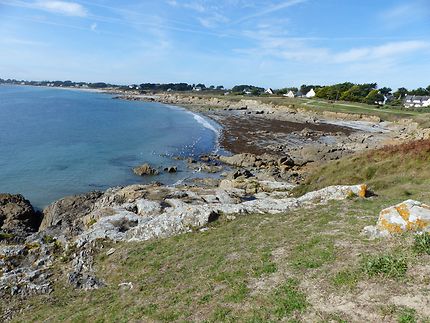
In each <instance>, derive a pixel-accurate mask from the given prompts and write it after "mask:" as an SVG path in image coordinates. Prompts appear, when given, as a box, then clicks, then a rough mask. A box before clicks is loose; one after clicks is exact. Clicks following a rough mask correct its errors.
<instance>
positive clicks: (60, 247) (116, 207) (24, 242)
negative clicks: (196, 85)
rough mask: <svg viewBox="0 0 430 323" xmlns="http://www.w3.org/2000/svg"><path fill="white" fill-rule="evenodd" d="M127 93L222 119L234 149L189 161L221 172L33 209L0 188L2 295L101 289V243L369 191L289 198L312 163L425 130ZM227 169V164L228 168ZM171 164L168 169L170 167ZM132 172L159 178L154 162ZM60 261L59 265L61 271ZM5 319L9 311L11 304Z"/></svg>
mask: <svg viewBox="0 0 430 323" xmlns="http://www.w3.org/2000/svg"><path fill="white" fill-rule="evenodd" d="M121 98H123V99H133V100H150V101H158V102H162V103H168V104H175V105H180V106H186V107H187V108H189V109H191V110H192V111H195V112H198V113H202V114H204V115H206V116H208V117H210V118H212V119H214V120H216V121H217V122H219V123H220V124H221V125H222V126H223V134H222V138H221V146H222V147H223V148H224V149H226V150H228V151H230V152H232V153H234V155H232V156H202V158H200V160H198V161H195V160H192V159H190V160H189V161H188V164H189V167H191V168H193V167H194V168H198V169H199V170H200V171H206V172H209V173H211V172H221V171H224V173H222V174H221V175H220V176H219V178H210V179H207V180H206V181H205V180H204V179H203V180H200V181H201V182H204V185H202V184H201V183H197V181H196V183H195V185H192V184H190V183H187V184H186V185H185V184H184V185H178V186H174V187H173V186H172V187H170V186H163V185H161V184H151V185H131V186H126V187H116V188H111V189H108V190H107V191H105V192H89V193H86V194H82V195H77V196H70V197H65V198H63V199H61V200H59V201H56V202H54V203H53V204H51V205H49V206H48V207H46V208H45V209H44V210H43V212H37V211H35V210H34V209H33V207H32V206H31V204H30V202H29V201H27V200H26V199H25V198H24V197H23V196H21V195H11V194H0V296H1V297H2V298H3V299H10V300H12V299H13V298H14V297H19V298H26V297H29V296H31V295H35V294H49V293H51V292H52V290H53V288H54V286H55V281H56V280H63V281H67V282H68V283H69V284H70V285H71V286H73V287H74V288H79V289H84V290H90V289H97V288H103V286H105V284H106V282H104V281H103V280H102V279H99V277H98V274H97V271H96V270H95V269H94V266H93V261H94V255H95V254H96V253H100V252H105V253H106V255H110V254H112V253H114V252H115V249H109V250H106V251H104V250H103V241H105V240H109V241H117V242H120V241H122V242H127V241H129V242H131V241H147V240H151V239H157V238H166V237H171V236H175V235H179V234H184V233H190V232H194V231H202V230H203V231H204V230H207V225H208V224H209V223H211V222H214V221H217V220H218V219H219V218H221V217H222V218H224V219H226V220H228V221H232V220H234V219H235V218H236V217H237V216H240V215H247V214H279V213H286V212H289V211H292V210H296V209H299V208H311V207H315V206H317V205H322V204H326V203H328V202H329V201H332V200H344V199H350V198H352V197H359V198H366V197H368V196H369V194H370V192H369V191H368V188H367V186H366V185H365V184H364V183H355V184H358V185H342V186H330V187H326V188H324V189H321V190H317V191H314V192H310V193H307V194H305V195H302V196H299V197H297V196H295V195H293V194H292V190H293V189H294V188H295V187H296V185H297V184H298V183H300V182H301V179H302V176H304V175H305V173H306V171H307V167H308V166H312V165H314V164H316V163H319V162H321V161H329V160H334V159H339V158H341V157H343V156H346V155H348V154H351V153H354V152H358V151H362V150H365V149H372V148H378V147H382V146H384V145H386V144H389V143H397V142H402V141H405V140H410V139H416V138H419V137H420V136H421V137H423V136H428V134H427V133H426V132H423V131H418V125H417V124H415V123H413V122H397V123H394V122H383V121H381V120H379V119H378V118H376V117H375V118H373V117H368V116H351V115H341V114H333V113H324V112H322V113H321V114H316V113H309V112H308V111H304V110H303V111H302V110H300V109H298V108H295V107H286V108H285V107H279V106H274V105H270V104H260V103H259V102H258V101H255V100H239V101H237V102H235V103H231V102H230V101H223V100H221V99H216V98H212V99H208V98H200V97H190V96H186V97H184V96H179V95H171V94H163V95H157V96H151V97H147V96H138V95H135V96H130V97H121ZM225 166H228V167H229V168H228V171H225V170H226V169H227V168H225ZM176 170H177V169H176V168H175V167H174V166H172V167H169V168H167V169H166V170H165V171H167V172H176ZM134 171H135V172H136V174H139V175H143V176H156V173H157V172H156V171H155V170H154V169H153V168H151V166H150V165H142V166H141V167H137V168H135V169H134ZM60 267H61V268H62V270H61V272H58V268H60ZM10 304H11V306H10V307H8V306H5V307H3V314H2V316H0V318H1V319H2V320H9V319H11V318H13V315H14V314H13V302H11V303H10Z"/></svg>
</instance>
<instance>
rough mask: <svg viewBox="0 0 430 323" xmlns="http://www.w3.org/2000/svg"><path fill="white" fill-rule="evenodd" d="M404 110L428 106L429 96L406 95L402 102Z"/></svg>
mask: <svg viewBox="0 0 430 323" xmlns="http://www.w3.org/2000/svg"><path fill="white" fill-rule="evenodd" d="M403 105H404V106H405V107H406V108H424V107H428V106H430V96H419V95H407V96H406V97H405V100H404V101H403Z"/></svg>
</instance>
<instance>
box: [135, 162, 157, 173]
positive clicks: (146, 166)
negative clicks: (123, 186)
mask: <svg viewBox="0 0 430 323" xmlns="http://www.w3.org/2000/svg"><path fill="white" fill-rule="evenodd" d="M133 172H134V173H135V174H136V175H139V176H145V175H158V174H159V172H158V170H156V169H154V168H152V167H151V165H149V164H143V165H140V166H137V167H135V168H133Z"/></svg>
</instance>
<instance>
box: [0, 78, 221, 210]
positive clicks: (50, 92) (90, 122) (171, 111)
mask: <svg viewBox="0 0 430 323" xmlns="http://www.w3.org/2000/svg"><path fill="white" fill-rule="evenodd" d="M218 129H219V127H218V125H216V124H214V123H213V122H212V121H211V120H207V119H205V118H203V117H201V116H198V115H195V114H192V113H190V112H188V111H186V110H184V109H181V108H177V107H172V106H166V105H163V104H159V103H146V102H135V101H123V100H113V99H112V96H110V95H107V94H103V93H94V92H86V91H77V90H67V89H53V88H41V87H27V86H0V192H8V193H20V194H23V195H24V196H25V197H26V198H27V199H29V200H30V201H31V202H32V204H33V205H34V206H35V207H38V208H42V207H44V206H46V205H48V204H49V203H51V202H53V201H55V200H57V199H59V198H62V197H64V196H67V195H72V194H77V193H83V192H87V191H91V190H104V189H106V188H108V187H112V186H118V185H128V184H132V183H149V182H151V181H154V180H157V181H160V182H162V183H165V184H173V183H176V182H178V181H181V180H183V179H185V178H188V177H190V176H199V175H198V174H194V173H192V172H191V171H190V170H188V169H187V167H186V165H185V162H181V161H177V160H173V159H172V156H191V155H194V156H195V155H199V154H202V153H208V152H211V151H214V150H215V149H216V144H217V136H218V134H217V131H218ZM145 162H148V163H150V164H152V165H154V166H158V167H160V168H163V167H165V166H170V165H177V166H178V167H179V172H178V173H176V174H162V175H160V176H157V177H139V176H136V175H134V174H133V172H132V167H134V166H136V165H139V164H142V163H145Z"/></svg>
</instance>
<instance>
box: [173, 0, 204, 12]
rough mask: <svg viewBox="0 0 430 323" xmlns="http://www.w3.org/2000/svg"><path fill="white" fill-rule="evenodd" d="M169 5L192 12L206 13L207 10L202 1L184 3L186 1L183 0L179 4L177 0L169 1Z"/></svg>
mask: <svg viewBox="0 0 430 323" xmlns="http://www.w3.org/2000/svg"><path fill="white" fill-rule="evenodd" d="M167 4H169V5H170V6H172V7H182V8H185V9H191V10H194V11H197V12H205V11H206V10H207V7H206V6H205V5H204V3H203V2H201V1H184V0H181V1H180V2H179V1H176V0H168V1H167Z"/></svg>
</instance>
